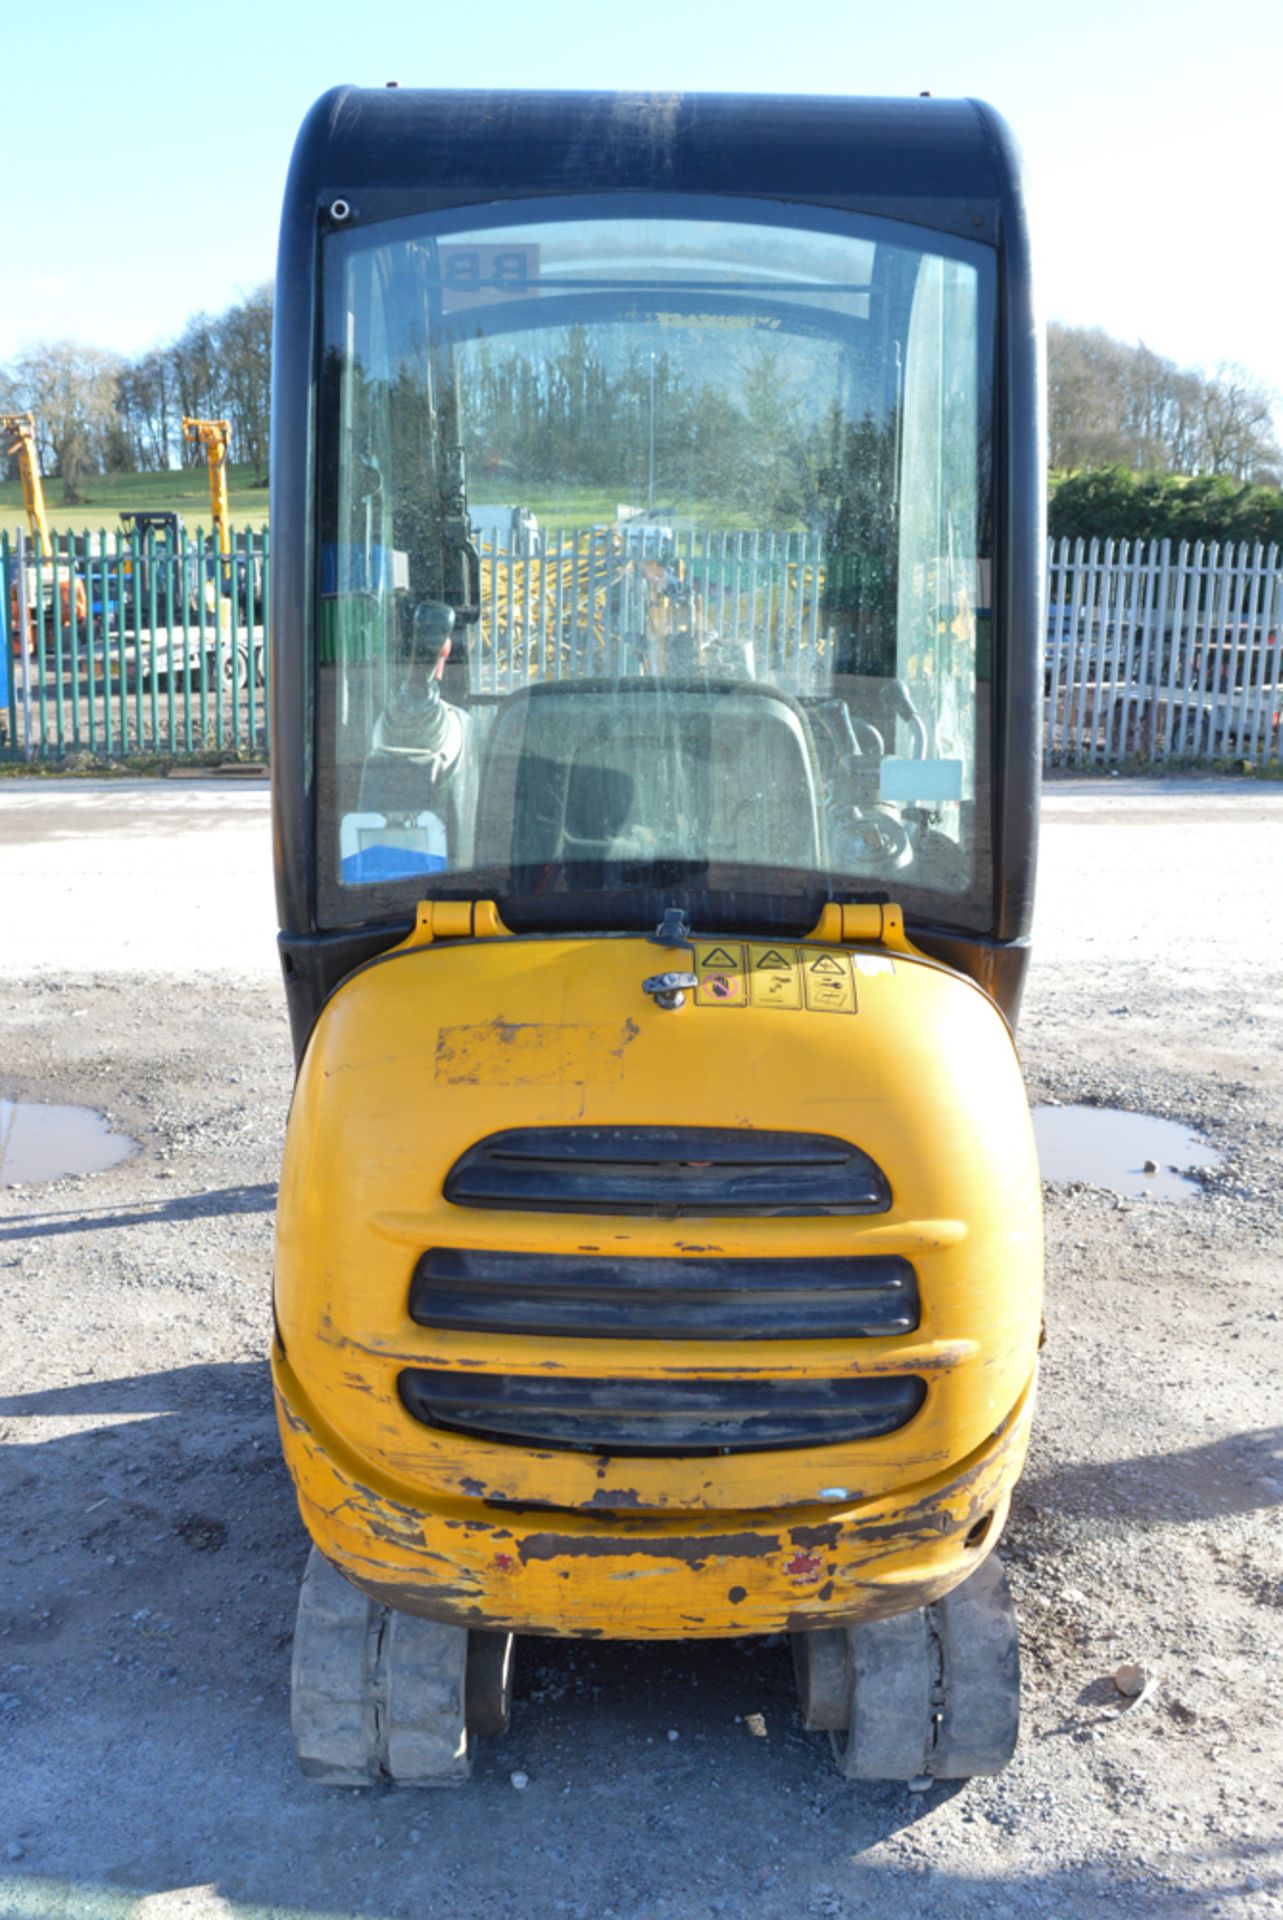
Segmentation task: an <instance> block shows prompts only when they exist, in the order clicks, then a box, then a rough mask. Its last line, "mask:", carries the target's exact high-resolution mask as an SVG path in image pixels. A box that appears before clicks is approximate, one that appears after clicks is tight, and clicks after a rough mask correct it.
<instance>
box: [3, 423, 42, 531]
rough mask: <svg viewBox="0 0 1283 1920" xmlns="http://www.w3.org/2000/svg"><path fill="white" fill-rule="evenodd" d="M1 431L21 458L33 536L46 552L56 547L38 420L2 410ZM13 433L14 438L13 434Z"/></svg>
mask: <svg viewBox="0 0 1283 1920" xmlns="http://www.w3.org/2000/svg"><path fill="white" fill-rule="evenodd" d="M0 433H2V434H3V435H4V437H5V439H6V440H8V441H10V444H9V445H8V446H6V448H5V452H6V453H7V454H8V456H9V458H10V459H11V460H16V461H17V462H18V478H19V479H20V480H21V482H22V503H23V505H24V506H25V507H26V509H27V518H28V520H29V521H30V522H31V537H32V539H33V540H37V541H39V543H40V547H41V550H42V552H44V553H45V554H49V553H51V552H52V551H53V547H52V542H51V540H50V536H49V515H48V513H47V512H46V510H45V490H44V485H43V483H42V481H41V478H40V456H39V454H38V453H37V452H36V422H35V416H34V414H30V413H0ZM11 436H12V438H11Z"/></svg>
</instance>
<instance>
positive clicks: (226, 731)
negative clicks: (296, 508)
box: [0, 528, 271, 760]
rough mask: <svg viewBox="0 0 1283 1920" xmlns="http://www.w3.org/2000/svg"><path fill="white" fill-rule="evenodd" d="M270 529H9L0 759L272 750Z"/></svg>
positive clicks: (2, 571) (5, 537) (1, 562)
mask: <svg viewBox="0 0 1283 1920" xmlns="http://www.w3.org/2000/svg"><path fill="white" fill-rule="evenodd" d="M270 572H271V556H270V548H269V537H268V532H267V529H266V528H262V529H260V530H246V531H245V532H243V533H238V534H236V535H235V536H234V538H233V541H232V546H231V550H230V551H229V552H227V553H220V551H219V549H218V546H217V543H216V542H215V541H214V540H213V539H211V538H210V537H209V536H208V535H207V534H205V533H204V532H200V533H196V534H194V535H193V534H188V533H186V532H185V531H184V532H182V533H179V534H177V535H176V536H174V537H169V536H167V535H165V534H163V533H162V534H160V535H158V534H157V533H156V532H155V531H154V530H149V531H148V532H147V533H145V534H143V533H139V532H136V531H135V532H132V533H129V534H125V533H123V532H120V533H115V534H108V533H105V532H99V533H97V534H92V533H85V534H62V535H55V537H54V540H53V551H52V552H49V553H46V552H44V551H42V550H41V548H40V547H39V545H38V544H37V543H36V542H35V541H32V540H29V539H27V538H25V537H24V536H22V535H19V536H17V537H16V538H14V537H12V536H10V535H9V534H7V533H6V534H2V535H0V588H2V591H3V598H2V600H0V607H2V608H3V616H4V617H3V621H2V622H0V625H2V626H3V632H4V648H3V655H2V657H0V759H7V760H38V759H44V760H48V759H59V760H60V759H63V758H65V757H66V756H67V755H69V754H74V753H78V752H87V753H90V754H94V755H99V756H105V757H108V758H113V759H118V758H122V757H123V756H125V755H127V754H175V755H184V754H195V753H199V752H202V751H206V750H227V749H231V750H233V751H236V752H244V751H248V752H250V753H258V752H265V751H266V748H267V700H268V675H269V671H270V667H269V660H270V647H269V644H268V641H269V631H268V623H269V613H268V607H269V600H270V594H269V587H270Z"/></svg>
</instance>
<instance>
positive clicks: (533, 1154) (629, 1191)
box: [445, 1127, 891, 1220]
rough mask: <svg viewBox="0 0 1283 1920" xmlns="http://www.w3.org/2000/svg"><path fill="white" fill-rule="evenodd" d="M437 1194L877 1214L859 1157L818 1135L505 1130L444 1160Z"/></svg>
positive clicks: (887, 1198)
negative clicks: (448, 1162) (446, 1167)
mask: <svg viewBox="0 0 1283 1920" xmlns="http://www.w3.org/2000/svg"><path fill="white" fill-rule="evenodd" d="M445 1195H446V1199H447V1200H450V1201H453V1202H454V1204H455V1205H456V1206H461V1207H497V1208H508V1209H513V1208H516V1209H520V1210H523V1211H526V1212H532V1213H618V1214H648V1215H650V1216H652V1217H655V1218H660V1219H670V1220H671V1219H679V1218H682V1217H685V1216H688V1215H719V1214H759V1215H771V1214H775V1215H781V1214H783V1215H808V1214H809V1215H815V1214H834V1213H884V1212H885V1211H886V1210H887V1208H888V1207H889V1206H890V1204H891V1192H890V1188H889V1187H888V1185H887V1182H886V1178H885V1176H884V1175H883V1173H882V1172H881V1171H880V1169H879V1168H878V1167H876V1166H875V1165H874V1163H873V1161H872V1160H870V1158H869V1156H868V1155H867V1154H866V1153H862V1152H861V1151H860V1149H859V1148H858V1147H853V1146H851V1145H850V1144H849V1143H848V1142H847V1141H845V1140H835V1139H833V1138H831V1137H830V1136H829V1135H827V1134H820V1133H767V1132H759V1131H755V1130H751V1129H748V1128H743V1129H741V1128H737V1127H517V1128H513V1129H512V1130H510V1131H509V1132H506V1133H494V1134H491V1135H490V1136H489V1138H488V1139H485V1140H480V1141H478V1142H477V1144H476V1146H474V1147H470V1148H469V1149H468V1151H467V1152H466V1153H465V1154H464V1155H463V1156H462V1157H461V1158H460V1159H459V1160H457V1161H456V1162H455V1164H454V1166H453V1167H452V1168H451V1170H450V1173H449V1176H448V1178H447V1180H446V1185H445Z"/></svg>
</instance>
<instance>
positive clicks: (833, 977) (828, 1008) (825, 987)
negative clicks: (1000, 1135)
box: [802, 953, 855, 1013]
mask: <svg viewBox="0 0 1283 1920" xmlns="http://www.w3.org/2000/svg"><path fill="white" fill-rule="evenodd" d="M802 978H803V980H804V982H805V984H806V1004H807V1006H808V1007H809V1008H810V1009H811V1011H812V1012H814V1013H854V1012H855V976H854V975H853V974H852V972H851V962H850V960H849V959H848V957H847V956H846V954H844V953H821V954H817V955H816V956H815V957H814V959H813V958H812V957H811V956H810V954H808V955H807V956H806V961H805V966H804V969H803V973H802Z"/></svg>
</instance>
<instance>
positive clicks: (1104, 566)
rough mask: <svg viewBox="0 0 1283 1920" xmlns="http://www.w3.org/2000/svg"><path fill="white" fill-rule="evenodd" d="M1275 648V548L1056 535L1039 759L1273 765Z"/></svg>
mask: <svg viewBox="0 0 1283 1920" xmlns="http://www.w3.org/2000/svg"><path fill="white" fill-rule="evenodd" d="M1281 658H1283V571H1281V570H1280V561H1279V549H1278V548H1277V547H1276V546H1271V547H1268V548H1263V547H1260V546H1256V547H1248V546H1229V545H1226V546H1219V545H1217V544H1216V543H1215V542H1212V543H1208V544H1205V543H1204V542H1202V541H1198V542H1196V543H1195V544H1194V545H1192V546H1191V545H1189V544H1187V543H1185V542H1182V543H1181V544H1180V545H1179V546H1177V547H1175V548H1173V546H1172V543H1171V542H1170V541H1169V540H1163V541H1135V542H1130V543H1129V542H1128V541H1126V540H1121V541H1113V540H1106V541H1099V540H1092V541H1090V542H1084V541H1082V540H1077V541H1073V542H1071V541H1068V540H1061V541H1059V542H1051V543H1049V545H1048V555H1047V635H1046V649H1045V655H1044V689H1045V693H1046V718H1045V728H1044V738H1043V758H1044V763H1045V764H1046V765H1047V766H1061V767H1084V766H1114V765H1117V764H1118V763H1120V762H1122V761H1129V762H1132V763H1140V764H1148V763H1154V764H1161V763H1162V762H1164V761H1170V760H1176V759H1200V760H1217V759H1229V758H1233V759H1242V760H1250V761H1253V762H1257V763H1260V762H1268V761H1277V760H1278V759H1279V757H1280V719H1281V717H1283V671H1281Z"/></svg>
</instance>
